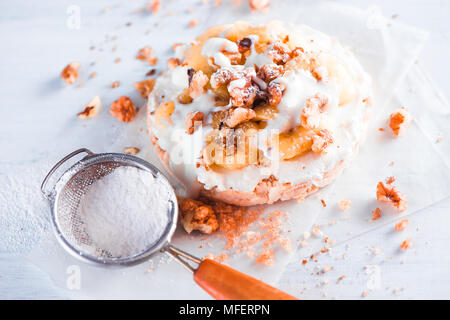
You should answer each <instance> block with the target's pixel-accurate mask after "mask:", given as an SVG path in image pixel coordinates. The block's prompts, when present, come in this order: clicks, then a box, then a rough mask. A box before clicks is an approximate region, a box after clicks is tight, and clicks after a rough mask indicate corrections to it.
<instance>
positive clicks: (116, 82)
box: [111, 81, 120, 88]
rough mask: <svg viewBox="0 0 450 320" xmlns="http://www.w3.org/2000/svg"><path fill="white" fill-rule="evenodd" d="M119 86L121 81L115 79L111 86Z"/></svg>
mask: <svg viewBox="0 0 450 320" xmlns="http://www.w3.org/2000/svg"><path fill="white" fill-rule="evenodd" d="M118 86H120V82H119V81H114V82H113V83H111V88H117V87H118Z"/></svg>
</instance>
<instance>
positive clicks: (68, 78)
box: [61, 62, 80, 84]
mask: <svg viewBox="0 0 450 320" xmlns="http://www.w3.org/2000/svg"><path fill="white" fill-rule="evenodd" d="M79 68H80V64H79V63H78V62H71V63H69V64H68V65H67V66H66V67H65V68H64V69H63V71H62V72H61V78H62V79H63V80H64V81H65V82H66V83H67V84H73V83H74V82H75V80H76V79H77V78H78V69H79Z"/></svg>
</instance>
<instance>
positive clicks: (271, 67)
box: [257, 63, 283, 82]
mask: <svg viewBox="0 0 450 320" xmlns="http://www.w3.org/2000/svg"><path fill="white" fill-rule="evenodd" d="M282 73H283V67H282V66H279V65H277V64H275V63H268V64H265V65H263V66H262V67H261V69H259V70H258V73H257V75H258V78H260V79H262V80H264V81H266V82H270V81H272V80H274V79H275V78H278V77H279V76H281V74H282Z"/></svg>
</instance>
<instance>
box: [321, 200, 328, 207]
mask: <svg viewBox="0 0 450 320" xmlns="http://www.w3.org/2000/svg"><path fill="white" fill-rule="evenodd" d="M320 202H321V203H322V206H323V207H324V208H325V207H326V206H327V204H326V203H325V200H323V199H320Z"/></svg>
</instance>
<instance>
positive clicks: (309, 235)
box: [303, 231, 311, 240]
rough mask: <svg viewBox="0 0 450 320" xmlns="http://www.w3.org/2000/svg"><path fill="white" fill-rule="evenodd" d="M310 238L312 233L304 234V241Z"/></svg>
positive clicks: (306, 232)
mask: <svg viewBox="0 0 450 320" xmlns="http://www.w3.org/2000/svg"><path fill="white" fill-rule="evenodd" d="M310 237H311V233H310V232H308V231H305V232H304V233H303V239H304V240H307V239H309V238H310Z"/></svg>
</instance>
